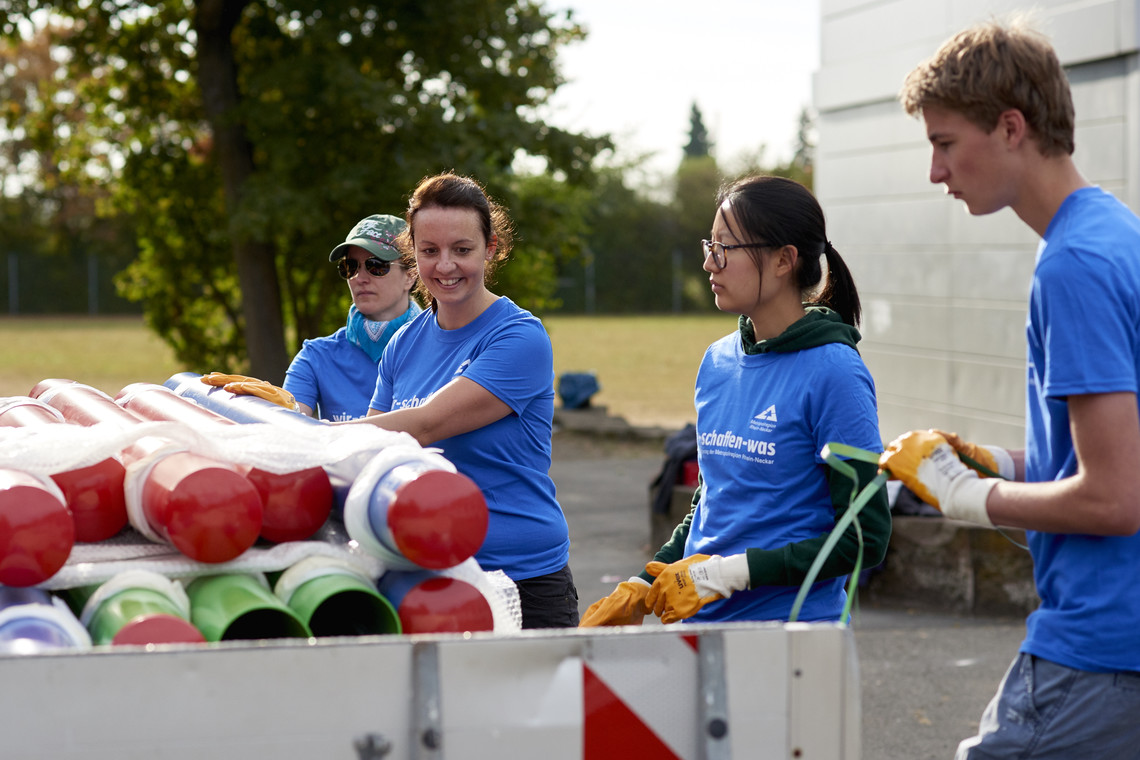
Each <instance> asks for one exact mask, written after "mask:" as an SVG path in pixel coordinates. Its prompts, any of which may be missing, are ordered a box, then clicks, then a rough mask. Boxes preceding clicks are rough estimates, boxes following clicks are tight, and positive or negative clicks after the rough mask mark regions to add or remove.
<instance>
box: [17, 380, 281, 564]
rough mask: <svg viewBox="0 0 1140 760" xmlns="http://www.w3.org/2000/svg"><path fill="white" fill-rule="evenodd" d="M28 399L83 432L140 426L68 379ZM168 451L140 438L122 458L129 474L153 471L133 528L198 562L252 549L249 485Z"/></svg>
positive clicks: (47, 384) (254, 510) (44, 384)
mask: <svg viewBox="0 0 1140 760" xmlns="http://www.w3.org/2000/svg"><path fill="white" fill-rule="evenodd" d="M30 395H31V396H32V397H33V398H39V399H41V400H42V401H44V402H45V403H47V404H49V405H50V406H52V407H54V408H55V409H57V410H59V411H60V412H61V413H62V414H63V416H64V418H66V419H67V420H69V421H71V422H75V423H78V424H80V425H88V426H90V425H95V424H97V423H100V422H108V423H111V424H114V425H116V426H118V428H119V429H121V430H129V429H131V428H132V427H136V426H138V425H139V424H140V423H141V422H142V420H141V419H140V418H139V417H137V416H136V415H134V414H132V413H131V412H128V411H127V410H126V409H123V408H121V407H119V406H118V405H116V404H115V402H114V400H112V399H111V397H110V396H107V395H106V394H105V393H102V392H101V391H98V390H96V389H95V388H92V387H90V386H87V385H82V384H79V383H75V382H72V381H70V380H43V381H41V382H40V383H38V384H37V385H36V387H35V388H33V389H32V392H31V394H30ZM165 446H166V442H165V441H163V440H161V439H157V438H143V439H140V440H139V441H137V442H136V443H135V444H133V445H131V446H129V447H127V448H125V449H124V450H123V451H122V453H121V457H122V460H123V463H124V464H125V465H126V466H127V468H128V469H130V468H131V467H132V466H133V465H137V466H139V467H140V468H143V467H149V470H148V471H147V472H145V474H143V475H141V477H142V487H141V495H140V498H139V504H140V506H141V510H140V512H141V514H139V515H137V516H131V520H132V525H134V527H135V528H136V529H137V530H138V531H139V532H140V533H142V534H144V535H146V536H148V537H150V538H152V539H155V540H158V541H163V542H167V543H170V544H172V545H173V546H174V547H175V548H177V549H178V550H179V551H180V552H182V553H183V554H185V555H186V556H187V557H190V558H191V559H194V560H197V561H198V562H211V563H215V562H226V561H228V560H231V559H234V558H235V557H237V556H238V555H240V554H241V553H242V552H244V551H245V550H246V549H248V548H250V547H251V546H253V544H254V542H255V541H257V537H258V535H259V533H260V531H261V515H262V504H261V497H260V496H259V495H258V493H257V490H256V489H255V488H254V487H253V485H252V484H251V483H250V482H249V480H248V479H246V478H245V476H244V475H242V474H241V473H240V472H238V470H237V469H236V468H235V467H233V466H231V465H229V464H226V463H224V462H218V461H215V460H212V459H208V458H206V457H203V456H199V455H197V454H192V453H190V452H186V451H173V452H163V451H161V450H160V449H162V448H163V447H165ZM128 480H129V479H128Z"/></svg>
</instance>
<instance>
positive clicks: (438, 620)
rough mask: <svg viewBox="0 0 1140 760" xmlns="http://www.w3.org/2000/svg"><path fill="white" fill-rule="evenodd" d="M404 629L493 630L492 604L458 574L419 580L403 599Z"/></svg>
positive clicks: (431, 630) (422, 630) (426, 630)
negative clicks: (453, 576)
mask: <svg viewBox="0 0 1140 760" xmlns="http://www.w3.org/2000/svg"><path fill="white" fill-rule="evenodd" d="M398 612H399V613H400V625H401V626H402V627H403V630H404V633H462V632H463V631H492V630H494V629H495V618H494V616H493V615H492V614H491V605H490V604H489V603H488V602H487V599H486V597H484V596H483V595H482V594H481V593H479V589H477V588H475V587H474V586H472V585H471V584H470V583H467V582H466V581H461V580H458V579H456V578H429V579H427V580H425V581H423V582H421V583H417V584H416V585H415V586H414V587H413V588H412V589H411V590H410V591H408V593H407V594H405V595H404V598H403V600H402V601H401V602H400V609H399V610H398Z"/></svg>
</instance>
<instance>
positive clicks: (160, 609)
mask: <svg viewBox="0 0 1140 760" xmlns="http://www.w3.org/2000/svg"><path fill="white" fill-rule="evenodd" d="M62 595H63V596H64V597H65V598H66V599H67V601H68V603H69V604H70V605H71V608H72V610H74V611H75V612H76V614H78V615H79V621H80V622H81V623H82V624H83V625H84V627H85V628H86V629H87V630H88V631H89V632H90V634H91V641H92V643H94V644H111V645H115V646H123V645H135V646H145V645H149V644H195V643H202V642H204V641H205V640H206V638H205V637H204V636H203V635H202V632H201V631H199V630H198V629H197V628H195V627H194V626H193V625H192V624H191V623H190V600H189V598H188V597H187V596H186V591H185V590H184V589H183V588H182V585H181V584H180V583H179V582H178V581H176V580H171V579H170V578H167V577H166V576H164V575H161V574H159V573H156V572H153V571H151V570H144V569H138V570H126V571H123V572H121V573H118V574H117V575H114V576H112V577H111V578H110V579H109V580H107V581H105V582H103V583H101V584H98V585H92V586H82V587H79V588H73V589H69V590H68V591H65V592H63V593H62Z"/></svg>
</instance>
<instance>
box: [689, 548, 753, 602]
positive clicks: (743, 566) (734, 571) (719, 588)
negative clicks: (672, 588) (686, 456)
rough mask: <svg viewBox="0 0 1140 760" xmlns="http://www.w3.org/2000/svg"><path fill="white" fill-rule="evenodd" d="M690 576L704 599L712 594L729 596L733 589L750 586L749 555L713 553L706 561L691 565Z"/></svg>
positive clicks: (699, 594) (698, 594) (738, 589)
mask: <svg viewBox="0 0 1140 760" xmlns="http://www.w3.org/2000/svg"><path fill="white" fill-rule="evenodd" d="M689 577H690V578H692V579H693V586H694V587H695V588H696V590H697V596H699V597H701V598H702V599H703V598H704V597H706V596H710V595H712V594H719V595H720V596H729V595H731V594H732V592H733V591H740V590H741V589H746V588H748V555H746V554H733V555H732V556H731V557H721V556H720V555H713V556H712V557H709V558H708V559H706V560H705V561H704V562H695V563H693V564H692V565H689Z"/></svg>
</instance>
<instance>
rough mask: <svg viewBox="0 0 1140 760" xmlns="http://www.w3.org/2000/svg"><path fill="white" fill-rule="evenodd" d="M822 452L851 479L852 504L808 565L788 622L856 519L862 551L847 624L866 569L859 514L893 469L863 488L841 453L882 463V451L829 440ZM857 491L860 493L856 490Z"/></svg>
mask: <svg viewBox="0 0 1140 760" xmlns="http://www.w3.org/2000/svg"><path fill="white" fill-rule="evenodd" d="M820 456H821V457H823V460H824V461H825V462H827V463H828V464H829V465H831V467H832V468H833V469H835V470H836V471H837V472H840V473H842V474H843V475H846V476H847V477H849V478H850V479H851V483H852V486H851V502H850V503H851V506H850V507H849V508H848V509H847V511H846V512H844V513H843V516H842V517H840V518H839V520H838V521H837V522H836V523H835V527H834V528H833V529H832V531H831V534H830V535H829V536H828V537H827V540H826V541H824V542H823V546H822V547H821V548H820V550H819V554H817V555H816V557H815V560H814V561H813V562H812V563H811V567H810V568H808V572H807V576H806V577H805V578H804V582H803V583H802V584H800V591H799V593H798V594H796V600H795V602H794V603H793V604H792V612H791V614H790V615H789V616H788V622H789V623H794V622H795V621H796V619H797V618H798V617H799V615H800V608H801V607H803V603H804V600H805V599H806V598H807V595H808V591H810V590H811V586H812V584H813V583H815V579H816V577H817V576H818V575H819V571H820V568H822V567H823V563H824V561H825V560H826V559H827V557H828V555H829V554H831V550H832V549H834V548H835V545H836V544H837V543H839V539H840V538H842V536H843V533H844V531H846V530H847V526H848V525H850V524H851V523H852V522H854V523H855V532H856V535H857V536H858V539H859V553H858V554H857V555H856V558H855V568H854V569H853V570H852V571H851V575H850V580H849V581H848V583H847V604H845V605H844V607H843V614H842V615H841V616H840V618H839V621H840V624H843V625H846V623H847V621H848V620H849V619H850V615H851V605H852V604H854V601H855V592H856V590H857V589H858V586H859V574H860V573H861V572H862V571H863V530H862V528H861V527H860V526H859V521H858V520H857V519H856V518H858V516H859V512H861V511H862V510H863V507H864V506H866V504H867V502H868V501H870V500H871V497H872V496H874V495H875V493H876V492H877V491H878V490H879V489H880V488H882V487H883V484H884V483H886V482H887V479H888V478H889V477H890V473H888V472H885V471H884V472H880V473H879V474H878V475H876V476H875V477H874V478H873V479H872V480H871V482H870V483H868V484H867V485H866V487H864V488H863V490H862V491H859V490H858V489H859V477H858V475H857V474H856V473H855V469H854V468H853V467H852V466H851V465H849V464H847V463H846V462H845V461H843V460H842V459H840V458H839V457H846V458H847V459H856V460H859V461H862V462H871V463H873V464H878V462H879V455H878V454H876V453H875V452H873V451H867V450H866V449H860V448H856V447H854V446H848V445H847V444H845V443H829V444H827V445H826V446H824V447H823V450H822V451H820ZM857 491H858V493H856V492H857Z"/></svg>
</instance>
